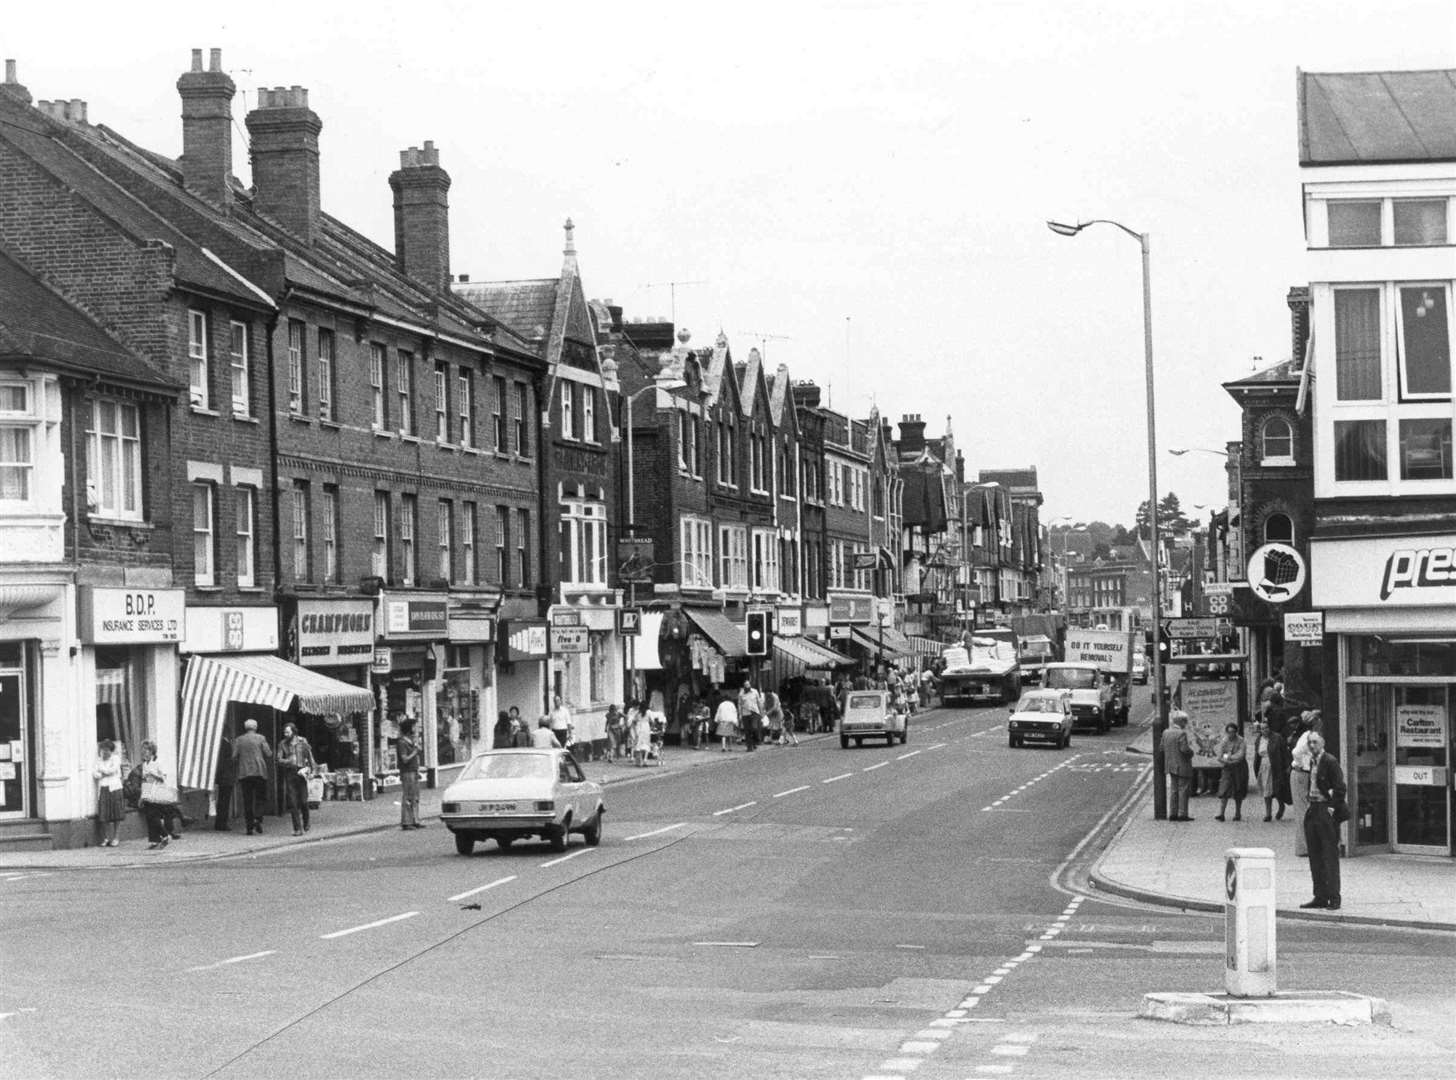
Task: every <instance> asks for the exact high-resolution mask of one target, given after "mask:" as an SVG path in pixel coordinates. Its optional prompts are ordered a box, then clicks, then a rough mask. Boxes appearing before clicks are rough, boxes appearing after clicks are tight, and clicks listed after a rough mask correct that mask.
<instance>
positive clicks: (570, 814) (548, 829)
mask: <svg viewBox="0 0 1456 1080" xmlns="http://www.w3.org/2000/svg"><path fill="white" fill-rule="evenodd" d="M606 810H607V807H606V804H605V803H604V802H603V801H602V787H601V785H600V784H598V783H596V782H595V781H593V780H588V779H587V778H586V776H585V774H583V773H582V771H581V766H580V765H578V764H577V763H576V759H575V758H573V757H572V756H571V755H570V754H569V753H567V752H566V751H565V750H556V749H517V750H487V751H485V752H484V753H481V754H476V755H475V757H473V758H471V759H470V764H468V765H466V766H465V769H464V770H463V771H462V772H461V773H460V775H459V776H458V777H457V778H456V780H455V782H454V783H453V784H451V785H450V786H449V787H447V788H446V789H445V794H444V797H443V799H442V801H441V806H440V820H441V821H443V822H444V823H445V827H446V828H447V829H449V830H450V831H451V832H452V833H454V834H455V850H456V851H458V852H459V853H460V854H461V855H469V854H470V853H471V852H472V851H474V850H475V845H476V844H477V843H484V842H485V841H486V840H494V841H495V842H496V845H497V846H499V847H501V848H508V847H510V846H511V844H513V843H514V842H515V841H517V840H520V839H523V838H524V837H527V836H537V837H540V838H541V839H543V840H546V841H549V842H550V844H551V847H552V848H553V849H554V850H556V851H565V850H566V845H567V843H568V842H569V840H570V838H571V834H572V833H574V832H577V833H581V835H582V836H583V837H584V838H585V840H586V842H587V846H589V847H595V846H596V845H597V844H599V843H601V840H602V815H603V814H605V813H606Z"/></svg>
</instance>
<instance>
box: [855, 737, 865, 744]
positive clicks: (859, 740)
mask: <svg viewBox="0 0 1456 1080" xmlns="http://www.w3.org/2000/svg"><path fill="white" fill-rule="evenodd" d="M854 745H855V746H863V745H864V736H863V735H856V736H855V738H854Z"/></svg>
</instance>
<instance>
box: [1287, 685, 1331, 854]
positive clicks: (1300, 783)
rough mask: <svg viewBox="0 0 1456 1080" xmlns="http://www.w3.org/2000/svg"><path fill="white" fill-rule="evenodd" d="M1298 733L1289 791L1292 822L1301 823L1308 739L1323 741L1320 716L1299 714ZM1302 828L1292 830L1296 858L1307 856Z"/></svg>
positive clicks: (1306, 784)
mask: <svg viewBox="0 0 1456 1080" xmlns="http://www.w3.org/2000/svg"><path fill="white" fill-rule="evenodd" d="M1299 723H1300V732H1299V737H1298V738H1297V739H1295V742H1294V748H1293V749H1292V750H1290V752H1289V791H1290V794H1291V795H1293V796H1294V820H1295V821H1299V822H1302V821H1304V819H1305V812H1306V811H1307V810H1308V809H1309V770H1310V765H1311V761H1312V755H1311V753H1310V749H1309V743H1310V738H1311V736H1313V735H1319V736H1320V738H1321V741H1323V732H1324V727H1323V724H1322V723H1321V721H1320V714H1319V713H1318V712H1317V711H1315V710H1313V709H1311V710H1309V711H1308V712H1305V713H1301V714H1300V717H1299ZM1304 834H1305V830H1304V829H1303V828H1299V829H1295V830H1294V854H1295V856H1296V857H1301V856H1306V855H1308V854H1309V845H1308V844H1307V843H1306V841H1305V838H1304Z"/></svg>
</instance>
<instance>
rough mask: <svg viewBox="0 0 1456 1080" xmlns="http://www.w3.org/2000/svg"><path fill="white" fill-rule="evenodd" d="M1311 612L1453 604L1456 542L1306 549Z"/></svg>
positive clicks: (1414, 540)
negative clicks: (1309, 577) (1310, 588)
mask: <svg viewBox="0 0 1456 1080" xmlns="http://www.w3.org/2000/svg"><path fill="white" fill-rule="evenodd" d="M1310 559H1311V562H1312V564H1313V568H1312V573H1311V579H1312V588H1313V599H1314V606H1315V607H1326V608H1327V607H1387V608H1389V607H1436V606H1446V605H1450V604H1456V536H1452V535H1443V536H1392V537H1379V538H1376V539H1360V540H1330V541H1318V540H1317V541H1314V542H1313V543H1311V544H1310Z"/></svg>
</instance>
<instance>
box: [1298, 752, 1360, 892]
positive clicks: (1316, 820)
mask: <svg viewBox="0 0 1456 1080" xmlns="http://www.w3.org/2000/svg"><path fill="white" fill-rule="evenodd" d="M1307 745H1308V747H1309V754H1310V771H1309V792H1308V801H1309V806H1308V808H1307V809H1306V810H1305V812H1304V841H1305V845H1306V846H1307V847H1308V849H1309V876H1310V879H1311V881H1312V882H1313V885H1314V899H1312V900H1310V901H1309V902H1308V903H1307V904H1300V905H1299V906H1300V907H1302V908H1324V909H1325V910H1327V911H1339V910H1340V825H1341V823H1343V822H1345V821H1348V820H1349V819H1350V808H1349V805H1348V804H1347V803H1346V802H1345V794H1346V792H1345V773H1344V770H1342V769H1341V768H1340V763H1339V762H1338V761H1336V760H1335V758H1334V755H1332V754H1327V753H1325V737H1324V736H1323V735H1321V734H1320V733H1319V732H1318V731H1316V732H1313V733H1311V734H1310V736H1309V740H1308V743H1307Z"/></svg>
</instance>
